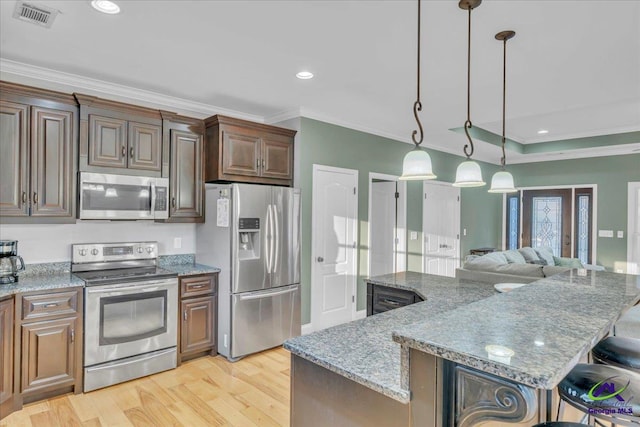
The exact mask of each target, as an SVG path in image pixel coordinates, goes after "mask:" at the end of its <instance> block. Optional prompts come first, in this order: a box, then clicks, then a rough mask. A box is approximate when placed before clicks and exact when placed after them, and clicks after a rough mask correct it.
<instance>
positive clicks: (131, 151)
mask: <svg viewBox="0 0 640 427" xmlns="http://www.w3.org/2000/svg"><path fill="white" fill-rule="evenodd" d="M129 156H130V157H133V147H131V148H129Z"/></svg>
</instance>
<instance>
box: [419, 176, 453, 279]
mask: <svg viewBox="0 0 640 427" xmlns="http://www.w3.org/2000/svg"><path fill="white" fill-rule="evenodd" d="M423 189H424V197H423V200H422V231H423V239H424V244H423V252H422V253H423V271H424V272H425V273H428V274H437V275H439V276H449V277H455V275H456V268H458V267H459V266H460V189H459V188H456V187H453V186H452V185H451V184H446V183H439V182H433V181H431V182H426V181H425V182H424V184H423Z"/></svg>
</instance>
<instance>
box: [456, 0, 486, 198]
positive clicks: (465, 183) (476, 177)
mask: <svg viewBox="0 0 640 427" xmlns="http://www.w3.org/2000/svg"><path fill="white" fill-rule="evenodd" d="M480 3H482V0H460V2H459V3H458V7H460V9H463V10H467V11H469V29H468V34H467V121H466V122H464V133H465V135H466V136H467V140H468V141H469V144H466V145H465V146H464V149H463V151H464V154H465V155H466V156H467V160H465V161H464V162H462V163H460V165H459V166H458V169H457V170H456V182H454V183H453V186H454V187H481V186H483V185H485V184H486V182H484V181H483V180H482V171H481V170H480V165H479V164H477V163H476V162H474V161H473V160H471V156H472V155H473V140H472V139H471V135H469V129H471V128H472V127H473V125H472V124H471V11H472V10H473V9H475V8H476V7H478V6H480Z"/></svg>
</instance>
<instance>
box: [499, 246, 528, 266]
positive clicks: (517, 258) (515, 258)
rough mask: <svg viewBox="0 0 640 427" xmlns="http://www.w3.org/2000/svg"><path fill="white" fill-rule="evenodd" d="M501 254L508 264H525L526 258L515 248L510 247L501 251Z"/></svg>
mask: <svg viewBox="0 0 640 427" xmlns="http://www.w3.org/2000/svg"><path fill="white" fill-rule="evenodd" d="M502 254H503V255H504V256H505V258H506V259H507V262H509V264H526V263H527V260H526V259H524V257H523V256H522V254H521V253H520V252H518V251H517V250H516V249H511V250H509V251H502Z"/></svg>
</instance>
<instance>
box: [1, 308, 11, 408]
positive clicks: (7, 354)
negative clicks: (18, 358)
mask: <svg viewBox="0 0 640 427" xmlns="http://www.w3.org/2000/svg"><path fill="white" fill-rule="evenodd" d="M0 333H1V334H2V336H1V337H0V357H1V358H0V365H1V366H0V368H1V369H2V370H1V371H0V405H1V404H2V403H4V402H6V401H7V400H9V399H11V397H12V396H13V298H11V299H9V300H6V301H2V302H0ZM0 407H1V406H0Z"/></svg>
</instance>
